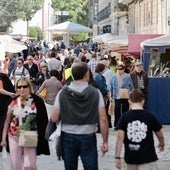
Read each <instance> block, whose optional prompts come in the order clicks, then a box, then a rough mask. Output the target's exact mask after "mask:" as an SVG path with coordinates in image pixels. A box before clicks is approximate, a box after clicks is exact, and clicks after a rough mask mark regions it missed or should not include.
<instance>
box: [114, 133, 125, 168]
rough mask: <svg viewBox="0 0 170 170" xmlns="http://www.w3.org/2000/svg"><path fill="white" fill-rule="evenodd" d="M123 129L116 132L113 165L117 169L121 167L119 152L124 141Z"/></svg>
mask: <svg viewBox="0 0 170 170" xmlns="http://www.w3.org/2000/svg"><path fill="white" fill-rule="evenodd" d="M124 136H125V134H124V131H123V130H118V132H117V139H116V146H115V164H116V165H115V166H116V168H118V169H121V168H122V162H121V159H120V153H121V149H122V145H123V141H124Z"/></svg>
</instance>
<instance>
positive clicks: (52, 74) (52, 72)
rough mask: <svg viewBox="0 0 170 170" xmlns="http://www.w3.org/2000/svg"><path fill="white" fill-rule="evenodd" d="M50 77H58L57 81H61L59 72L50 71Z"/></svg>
mask: <svg viewBox="0 0 170 170" xmlns="http://www.w3.org/2000/svg"><path fill="white" fill-rule="evenodd" d="M50 76H54V77H56V78H57V79H59V76H60V73H59V71H58V70H51V71H50Z"/></svg>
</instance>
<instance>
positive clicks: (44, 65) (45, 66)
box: [40, 61, 47, 69]
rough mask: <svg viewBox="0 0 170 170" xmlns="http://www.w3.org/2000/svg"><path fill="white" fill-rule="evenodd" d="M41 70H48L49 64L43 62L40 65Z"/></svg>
mask: <svg viewBox="0 0 170 170" xmlns="http://www.w3.org/2000/svg"><path fill="white" fill-rule="evenodd" d="M40 68H41V69H43V68H44V69H46V68H47V63H45V62H44V61H42V62H41V63H40Z"/></svg>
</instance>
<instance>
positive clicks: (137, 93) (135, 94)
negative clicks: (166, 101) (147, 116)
mask: <svg viewBox="0 0 170 170" xmlns="http://www.w3.org/2000/svg"><path fill="white" fill-rule="evenodd" d="M129 101H130V103H143V102H144V94H143V93H142V91H141V90H138V89H134V90H133V91H132V92H131V93H130V94H129Z"/></svg>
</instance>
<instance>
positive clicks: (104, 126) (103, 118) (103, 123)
mask: <svg viewBox="0 0 170 170" xmlns="http://www.w3.org/2000/svg"><path fill="white" fill-rule="evenodd" d="M99 125H100V131H101V135H102V138H103V144H102V147H101V151H102V153H103V155H104V154H105V153H106V152H108V134H109V126H108V119H107V115H106V110H105V107H100V108H99Z"/></svg>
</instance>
